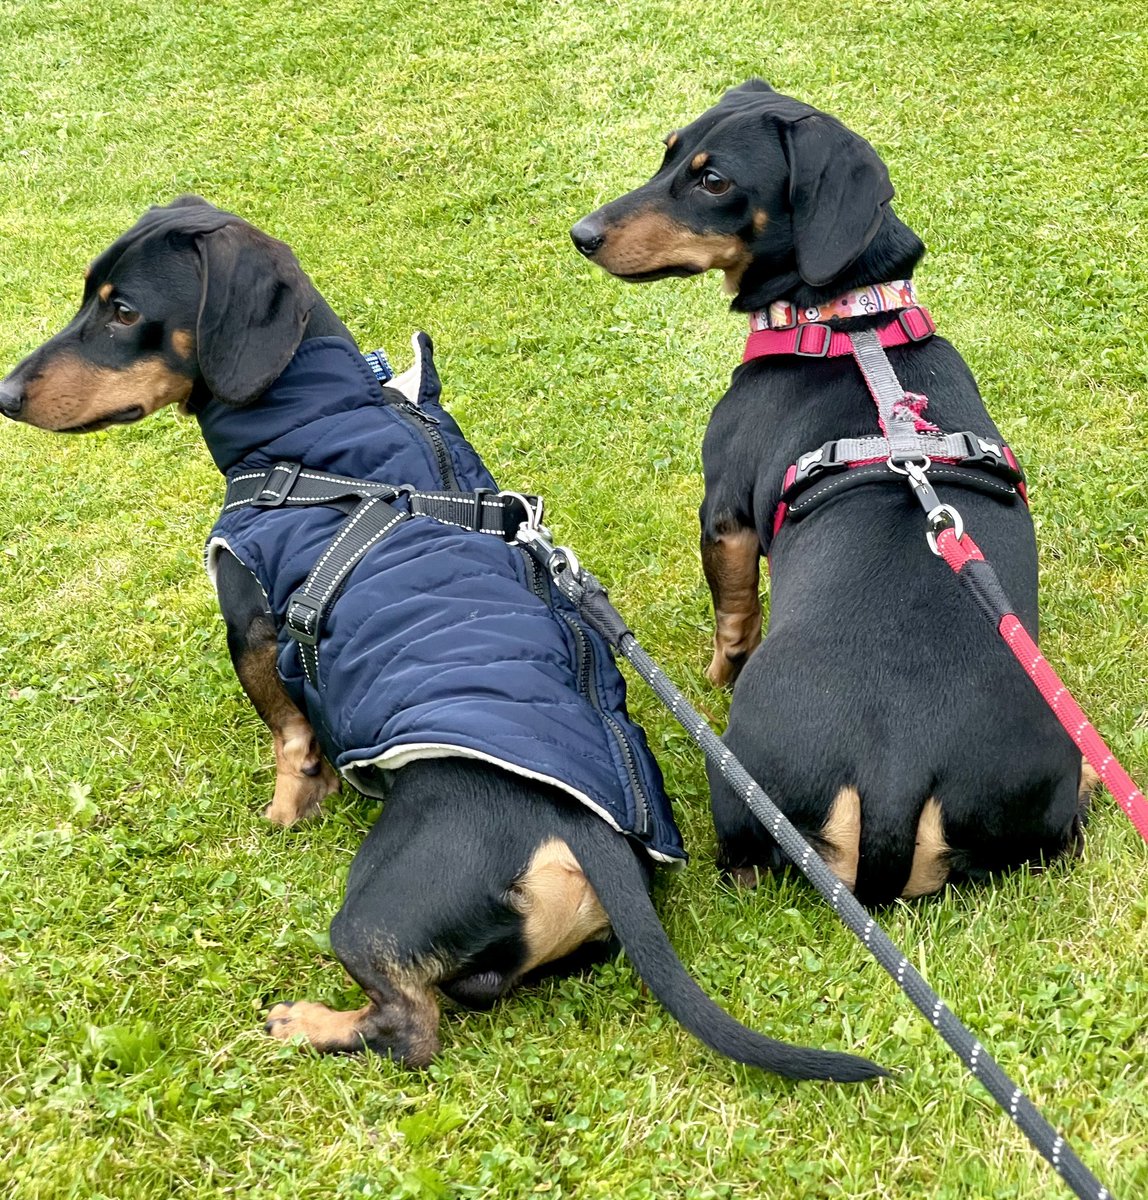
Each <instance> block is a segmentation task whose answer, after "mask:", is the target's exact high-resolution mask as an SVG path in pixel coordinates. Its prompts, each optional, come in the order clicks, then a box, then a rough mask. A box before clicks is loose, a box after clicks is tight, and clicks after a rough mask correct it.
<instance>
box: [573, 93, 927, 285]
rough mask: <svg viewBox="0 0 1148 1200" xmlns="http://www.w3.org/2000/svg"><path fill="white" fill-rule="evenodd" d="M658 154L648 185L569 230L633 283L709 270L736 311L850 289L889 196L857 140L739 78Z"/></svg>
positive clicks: (834, 123)
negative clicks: (720, 276)
mask: <svg viewBox="0 0 1148 1200" xmlns="http://www.w3.org/2000/svg"><path fill="white" fill-rule="evenodd" d="M665 145H666V152H665V157H664V158H663V160H662V165H661V167H659V168H658V171H657V173H656V174H655V175H654V177H653V178H652V179H651V180H650V181H649V182H648V183H646V184H644V185H643V186H642V187H640V188H637V189H636V190H635V191H632V192H629V193H627V194H626V195H624V196H622V197H620V198H619V199H617V200H614V201H612V202H611V203H609V204H606V205H605V206H603V207H602V208H600V209H598V210H597V211H596V212H594V213H591V214H590V216H588V217H584V218H583V219H582V220H581V221H579V222H578V223H577V224H576V225H575V226H574V228H573V229H572V230H571V237H572V238H573V239H574V244H575V246H577V248H578V250H579V251H580V252H581V253H582V254H584V255H585V256H586V257H587V258H589V259H590V260H591V261H592V262H595V263H597V264H598V265H599V266H600V267H602V268H604V269H605V270H607V271H609V272H610V273H611V274H612V275H617V276H618V277H619V278H621V279H626V280H630V281H633V282H643V281H646V280H651V279H662V278H665V277H667V276H671V275H697V274H700V273H702V272H704V271H710V270H715V269H716V270H720V271H723V272H724V273H725V284H726V289H727V290H728V291H729V292H730V293H731V294H733V295H734V296H735V297H736V300H735V307H737V308H743V309H744V308H756V307H760V306H761V305H762V303H763V302H768V301H770V300H773V299H776V298H778V297H779V296H783V295H786V296H788V295H793V294H795V293H797V294H801V292H802V289H803V288H804V289H805V294H806V295H808V293H809V292H810V291H820V290H823V289H826V288H828V289H830V291H831V292H832V291H840V290H843V288H844V287H848V286H852V283H851V282H848V281H846V280H845V277H846V274H847V272H848V271H849V269H850V267H852V266H853V265H854V264H855V263H857V261H858V259H860V258H861V256H862V255H863V254H864V253H865V251H866V249H867V247H869V245H870V243H871V242H872V241H873V239H874V237H875V235H876V234H877V232H878V230H879V229H880V228H881V226H882V222H883V221H884V220H885V218H886V215H887V212H888V203H889V200H890V199H891V198H892V196H893V185H892V184H891V183H890V182H889V174H888V171H887V170H886V169H885V164H884V163H883V162H882V161H881V159H880V158H879V157H878V156H877V153H876V151H875V150H874V149H873V147H872V146H870V145H869V143H868V142H866V141H865V140H864V138H862V137H859V136H858V135H857V134H855V133H853V132H852V131H851V130H849V129H847V128H846V127H845V126H844V125H842V124H841V122H840V121H838V120H836V119H835V118H834V117H831V116H828V115H826V114H825V113H822V112H819V111H818V110H817V109H815V108H811V107H810V106H809V105H807V104H802V103H800V102H799V101H797V100H793V99H791V98H790V97H789V96H782V95H780V94H779V93H777V92H775V91H773V89H772V88H770V87H769V85H768V84H766V83H763V82H762V81H761V80H759V79H751V80H749V82H747V83H744V84H742V85H741V86H740V87H736V88H733V89H731V90H730V91H728V92H726V94H725V95H724V96H723V97H722V99H721V100H720V101H719V102H718V103H717V104H716V105H714V107H713V108H711V109H709V111H708V112H705V113H703V114H702V115H701V116H700V117H699V118H698V119H697V120H696V121H694V122H692V123H691V124H689V125H687V126H685V127H684V128H683V129H679V130H676V131H675V132H673V133H671V134H669V135H668V136H667V137H666V139H665ZM914 241H915V239H914ZM917 245H918V247H919V243H917ZM921 249H922V250H923V248H921ZM917 257H919V252H918V253H917ZM913 261H914V262H915V261H916V260H915V258H914V260H913ZM767 293H772V294H767Z"/></svg>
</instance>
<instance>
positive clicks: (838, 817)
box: [821, 787, 861, 891]
mask: <svg viewBox="0 0 1148 1200" xmlns="http://www.w3.org/2000/svg"><path fill="white" fill-rule="evenodd" d="M821 840H822V842H823V843H824V848H823V850H822V852H821V853H822V857H823V858H824V859H825V861H826V863H827V864H828V865H829V868H830V870H831V871H832V872H833V874H834V875H836V876H837V878H838V879H840V880H841V882H842V883H843V884H845V886H846V887H847V888H848V889H849V890H850V891H852V890H853V888H854V887H855V886H856V883H857V864H858V861H859V860H860V857H861V795H860V793H859V792H858V791H857V789H856V788H853V787H844V788H842V789H841V791H839V792H838V793H837V795H836V796H835V797H834V798H833V805H832V807H831V808H830V809H829V817H828V818H827V820H826V822H825V824H824V825H823V826H822V827H821Z"/></svg>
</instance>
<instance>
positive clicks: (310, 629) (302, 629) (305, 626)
mask: <svg viewBox="0 0 1148 1200" xmlns="http://www.w3.org/2000/svg"><path fill="white" fill-rule="evenodd" d="M301 591H302V589H300V591H299V592H295V593H294V595H293V596H292V597H291V599H290V600H288V601H287V620H286V625H287V632H288V633H289V634H290V635H291V636H292V637H293V638H294V639H295V641H297V642H300V643H302V645H304V646H317V645H318V644H319V618H320V617H321V616H322V615H323V610H322V609H321V608H320V607H319V606H318V605H317V604H312V603H311V601H310V600H308V599H306V598H305V597H304V596H302V595H300V592H301Z"/></svg>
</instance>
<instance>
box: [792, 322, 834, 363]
mask: <svg viewBox="0 0 1148 1200" xmlns="http://www.w3.org/2000/svg"><path fill="white" fill-rule="evenodd" d="M808 334H813V335H814V336H816V335H817V334H820V335H821V341H820V342H819V343H818V344H817V345H816V346H810V347H809V349H806V345H805V343H806V335H808ZM832 341H833V330H832V329H830V328H829V326H828V325H820V324H818V323H817V322H816V321H810V322H809V323H808V324H806V325H798V327H797V337H796V338H795V339H794V342H793V353H794V354H796V355H798V356H799V357H801V358H826V357H828V355H829V346H830V343H831V342H832Z"/></svg>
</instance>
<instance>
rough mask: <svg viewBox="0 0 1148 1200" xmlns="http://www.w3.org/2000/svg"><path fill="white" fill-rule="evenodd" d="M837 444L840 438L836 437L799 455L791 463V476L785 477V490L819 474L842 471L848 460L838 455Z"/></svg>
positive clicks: (847, 464)
mask: <svg viewBox="0 0 1148 1200" xmlns="http://www.w3.org/2000/svg"><path fill="white" fill-rule="evenodd" d="M839 446H840V439H837V440H835V441H832V442H825V443H824V444H823V445H821V446H819V447H818V448H817V449H816V450H810V451H809V452H808V453H806V454H802V455H800V456H799V457H798V459H797V461H796V462H795V463H794V464H793V474H792V477H791V478H789V479H787V482H786V487H785V490H786V492H789V491H790V490H791V489H793V488H795V487H798V486H799V485H801V484H804V483H807V482H808V481H809V480H811V479H816V478H817V476H819V475H828V474H829V473H830V472H831V471H844V470H845V469H846V468H847V467H848V466H849V460H848V459H847V458H841V457H840V455H839V454H838V448H839Z"/></svg>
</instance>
